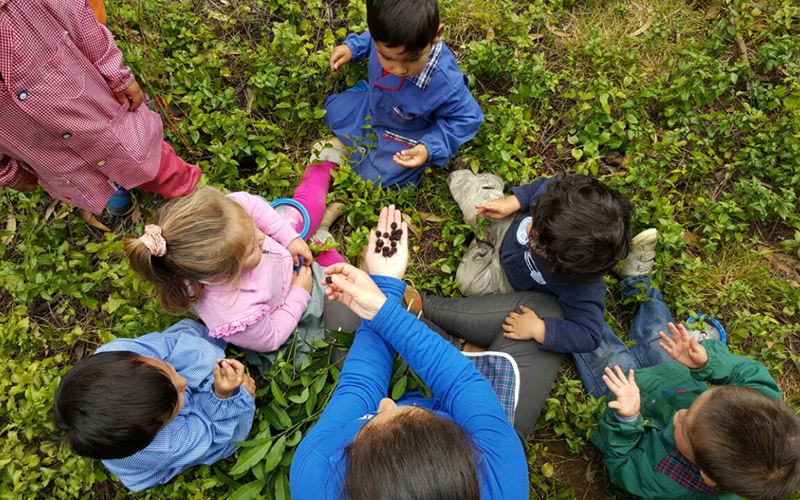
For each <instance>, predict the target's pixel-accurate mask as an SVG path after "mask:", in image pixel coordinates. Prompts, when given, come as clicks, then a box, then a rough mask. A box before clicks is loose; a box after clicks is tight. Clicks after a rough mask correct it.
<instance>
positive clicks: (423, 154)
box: [392, 144, 428, 168]
mask: <svg viewBox="0 0 800 500" xmlns="http://www.w3.org/2000/svg"><path fill="white" fill-rule="evenodd" d="M392 160H394V161H395V162H396V163H397V164H398V165H400V166H401V167H406V168H417V167H421V166H423V165H425V162H426V161H428V148H426V147H425V145H424V144H417V145H416V146H414V147H413V148H411V149H405V150H403V151H400V152H399V153H395V154H394V156H393V157H392Z"/></svg>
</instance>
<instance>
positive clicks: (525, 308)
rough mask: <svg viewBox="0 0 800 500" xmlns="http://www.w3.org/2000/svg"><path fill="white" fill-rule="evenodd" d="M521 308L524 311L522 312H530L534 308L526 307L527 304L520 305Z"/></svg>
mask: <svg viewBox="0 0 800 500" xmlns="http://www.w3.org/2000/svg"><path fill="white" fill-rule="evenodd" d="M519 310H520V311H522V314H525V313H529V312H530V313H532V312H533V309H531V308H529V307H526V306H519ZM534 314H535V313H534Z"/></svg>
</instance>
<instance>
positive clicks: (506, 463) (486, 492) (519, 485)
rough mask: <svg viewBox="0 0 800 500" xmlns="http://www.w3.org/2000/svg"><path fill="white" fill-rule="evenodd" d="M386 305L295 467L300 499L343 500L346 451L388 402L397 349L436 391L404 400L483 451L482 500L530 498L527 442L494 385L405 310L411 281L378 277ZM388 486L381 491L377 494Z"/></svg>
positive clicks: (365, 330)
mask: <svg viewBox="0 0 800 500" xmlns="http://www.w3.org/2000/svg"><path fill="white" fill-rule="evenodd" d="M374 279H375V282H376V283H377V284H378V286H379V287H380V288H381V290H382V291H383V292H384V293H386V294H387V296H388V300H387V301H386V303H385V304H384V305H383V307H382V308H381V310H380V311H379V312H378V314H377V315H376V316H375V318H373V319H372V321H363V322H362V324H361V327H360V328H359V329H358V331H357V332H356V338H355V341H354V342H353V345H352V347H351V348H350V352H349V354H348V356H347V360H346V361H345V364H344V369H343V370H342V373H341V375H340V376H339V385H338V386H337V388H336V390H335V391H334V393H333V395H332V396H331V400H330V402H329V403H328V406H327V407H326V408H325V410H324V411H323V412H322V415H321V416H320V418H319V421H318V422H317V424H316V425H315V426H314V427H313V428H312V429H311V430H310V431H309V432H308V434H306V436H305V438H304V439H303V442H302V443H300V445H299V446H298V448H297V451H296V452H295V455H294V460H293V462H292V469H291V475H290V484H291V490H292V498H293V499H294V500H322V499H325V500H334V499H340V498H342V497H343V496H342V485H343V479H344V473H345V467H346V462H345V459H344V453H343V452H344V448H345V447H346V446H347V445H348V444H350V443H351V442H352V441H353V438H354V437H355V435H356V433H357V432H358V431H359V430H360V429H361V427H362V426H364V424H366V423H367V422H368V421H369V420H368V418H367V417H368V416H369V415H370V414H374V413H377V410H378V405H379V403H380V400H381V399H383V398H385V397H387V394H388V391H389V380H390V378H391V375H392V357H393V355H394V351H395V349H396V350H397V352H398V353H399V354H400V355H401V356H403V359H405V361H406V362H408V364H409V366H410V367H411V368H412V369H413V370H414V371H415V372H416V373H417V374H418V375H419V376H420V377H421V378H422V380H424V381H425V383H426V384H428V386H429V387H430V388H431V390H432V391H433V396H434V397H433V398H431V399H425V398H421V397H419V396H412V397H408V398H405V397H404V398H401V400H400V401H398V404H399V405H407V404H415V405H417V406H424V407H426V408H428V409H431V410H434V411H437V412H440V414H444V415H446V416H448V417H450V418H452V419H453V420H454V421H455V422H457V423H458V424H459V425H460V426H461V427H462V428H463V429H464V430H465V431H466V433H467V435H469V436H470V437H471V438H472V439H473V440H474V441H475V443H476V444H477V447H478V448H479V449H480V453H481V458H480V463H478V464H477V466H478V467H477V468H478V471H479V472H478V475H479V478H480V486H481V498H483V499H485V500H492V499H498V500H499V499H503V500H515V499H526V498H528V489H529V486H528V467H527V461H526V459H525V453H524V451H523V449H522V444H521V443H520V440H519V438H518V437H517V434H516V432H515V431H514V429H513V427H512V426H511V424H510V423H509V422H508V419H507V418H506V416H505V413H504V412H503V409H502V407H501V406H500V403H499V402H498V401H497V396H496V395H495V393H494V391H493V389H492V387H491V385H490V384H489V382H488V381H487V380H486V379H485V378H484V377H483V376H482V375H481V374H480V373H478V371H477V370H476V369H475V366H474V365H473V364H472V362H471V361H470V360H469V359H468V358H467V357H465V356H464V355H462V354H461V353H460V352H458V351H457V350H456V349H455V348H453V347H452V346H450V345H449V344H448V343H447V342H445V341H444V340H443V339H442V338H441V337H439V335H437V334H436V333H434V332H433V331H431V330H430V328H428V327H427V326H426V325H425V324H424V323H422V322H420V321H419V320H417V319H416V318H415V317H414V316H413V315H412V314H410V313H408V312H407V311H406V310H405V309H403V307H402V306H401V305H400V300H401V298H402V296H403V292H404V291H405V283H403V282H402V281H400V280H396V279H393V278H387V277H381V276H375V277H374ZM381 486H382V485H375V487H376V488H378V487H381Z"/></svg>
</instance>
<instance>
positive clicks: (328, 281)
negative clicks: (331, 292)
mask: <svg viewBox="0 0 800 500" xmlns="http://www.w3.org/2000/svg"><path fill="white" fill-rule="evenodd" d="M325 283H327V284H329V285H330V284H331V283H333V278H332V277H331V276H325Z"/></svg>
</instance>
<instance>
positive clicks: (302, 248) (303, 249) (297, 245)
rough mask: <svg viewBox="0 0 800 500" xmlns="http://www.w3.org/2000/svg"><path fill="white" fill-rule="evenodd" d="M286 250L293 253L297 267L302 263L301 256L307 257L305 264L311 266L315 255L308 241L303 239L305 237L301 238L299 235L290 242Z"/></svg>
mask: <svg viewBox="0 0 800 500" xmlns="http://www.w3.org/2000/svg"><path fill="white" fill-rule="evenodd" d="M286 250H289V253H290V254H292V259H293V260H294V265H295V267H296V266H299V265H300V257H302V258H303V259H305V261H304V262H303V265H304V266H310V265H311V263H312V262H313V261H314V256H313V255H312V254H311V249H310V248H308V243H306V242H305V241H303V238H300V237H299V236H298V237H297V238H295V239H293V240H292V241H291V243H289V246H288V247H286Z"/></svg>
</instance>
